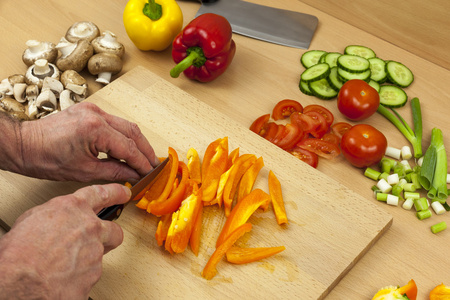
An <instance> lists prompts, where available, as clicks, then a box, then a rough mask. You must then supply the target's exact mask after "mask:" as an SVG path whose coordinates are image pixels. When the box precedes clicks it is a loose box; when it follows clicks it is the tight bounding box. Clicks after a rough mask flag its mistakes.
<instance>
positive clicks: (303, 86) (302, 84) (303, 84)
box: [298, 80, 314, 96]
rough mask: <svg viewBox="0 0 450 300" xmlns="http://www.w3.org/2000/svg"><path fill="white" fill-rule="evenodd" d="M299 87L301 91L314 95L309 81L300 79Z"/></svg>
mask: <svg viewBox="0 0 450 300" xmlns="http://www.w3.org/2000/svg"><path fill="white" fill-rule="evenodd" d="M298 87H299V88H300V92H302V93H303V94H305V95H308V96H314V94H313V92H311V90H310V89H309V85H308V83H307V82H304V81H303V80H300V83H299V84H298Z"/></svg>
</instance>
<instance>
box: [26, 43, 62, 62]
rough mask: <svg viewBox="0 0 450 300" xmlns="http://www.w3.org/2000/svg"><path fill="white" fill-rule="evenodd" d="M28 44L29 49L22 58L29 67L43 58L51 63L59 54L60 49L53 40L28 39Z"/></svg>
mask: <svg viewBox="0 0 450 300" xmlns="http://www.w3.org/2000/svg"><path fill="white" fill-rule="evenodd" d="M26 45H27V49H25V51H24V52H23V54H22V60H23V62H24V63H25V64H26V65H27V66H28V67H29V66H31V65H32V64H34V62H35V61H36V60H38V59H41V58H43V59H46V60H47V61H48V62H50V63H54V62H55V60H56V57H57V56H58V50H57V49H56V47H55V44H53V43H51V42H40V41H36V40H28V41H27V42H26Z"/></svg>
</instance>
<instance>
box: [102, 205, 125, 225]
mask: <svg viewBox="0 0 450 300" xmlns="http://www.w3.org/2000/svg"><path fill="white" fill-rule="evenodd" d="M124 207H125V204H116V205H113V206H110V207H105V208H104V209H102V210H101V211H100V212H99V213H98V214H97V216H98V217H99V218H100V219H102V220H107V221H114V220H115V219H117V218H118V217H119V216H120V214H121V213H122V210H123V208H124Z"/></svg>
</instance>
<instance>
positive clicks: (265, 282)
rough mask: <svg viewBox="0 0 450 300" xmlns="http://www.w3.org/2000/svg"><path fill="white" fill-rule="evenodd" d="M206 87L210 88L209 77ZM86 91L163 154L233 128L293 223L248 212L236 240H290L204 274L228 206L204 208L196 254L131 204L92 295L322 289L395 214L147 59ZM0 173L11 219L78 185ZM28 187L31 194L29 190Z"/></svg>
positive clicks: (217, 295) (280, 295) (241, 294)
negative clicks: (275, 183) (161, 236)
mask: <svg viewBox="0 0 450 300" xmlns="http://www.w3.org/2000/svg"><path fill="white" fill-rule="evenodd" d="M202 88H204V89H208V85H207V84H205V85H204V86H202ZM87 101H91V102H93V103H96V104H97V105H99V106H100V107H101V108H102V109H104V110H105V111H107V112H109V113H112V114H115V115H118V116H121V117H123V118H125V119H128V120H132V121H134V122H136V123H137V124H138V125H139V126H140V128H141V130H142V132H143V133H144V135H145V136H146V137H147V138H148V139H149V140H150V143H151V144H152V146H153V147H154V148H155V150H156V152H157V154H158V156H165V155H167V151H168V147H169V146H170V147H173V148H174V149H175V150H176V151H177V152H178V155H179V157H180V159H184V161H186V158H185V155H186V152H187V150H188V149H189V148H190V147H194V148H195V149H197V151H198V152H199V154H200V155H201V156H202V155H203V152H204V150H205V149H206V146H207V145H208V144H209V143H210V142H212V141H213V140H215V139H217V138H221V137H225V136H228V138H229V148H230V149H234V148H236V147H239V148H240V153H241V154H242V153H253V154H255V155H257V156H258V157H259V156H262V157H263V158H264V162H265V167H264V168H263V169H262V171H261V173H260V175H259V177H258V180H257V182H256V184H255V188H261V189H263V190H265V191H266V192H268V186H267V176H268V172H269V170H272V171H273V172H274V173H275V174H276V175H277V177H278V178H279V180H280V181H281V184H282V189H283V195H284V200H285V205H286V210H287V214H288V218H289V224H288V225H287V226H279V225H277V223H276V221H275V218H274V215H273V213H272V211H271V210H270V211H267V212H262V211H258V212H256V213H255V214H254V215H253V216H252V217H251V218H250V222H251V223H252V224H253V225H254V226H253V229H252V231H251V232H250V233H248V234H246V235H245V236H244V237H243V238H241V239H240V240H239V241H238V245H241V246H248V247H264V246H279V245H284V246H285V247H286V250H285V251H284V252H282V253H280V254H278V255H276V256H274V257H271V258H268V259H265V260H262V261H259V262H255V263H251V264H248V265H232V264H229V263H227V262H226V261H225V260H223V261H221V263H220V264H219V265H218V275H216V277H214V278H213V279H212V280H211V281H207V280H205V279H203V278H202V277H201V275H200V273H201V271H202V269H203V267H204V266H205V264H206V262H207V260H208V259H209V257H210V255H211V254H212V253H213V251H214V249H215V248H214V245H215V242H216V238H217V236H218V234H219V232H220V229H221V226H222V225H223V223H224V221H225V217H224V215H223V213H222V211H220V210H219V209H217V208H215V207H207V208H205V212H204V221H203V233H202V239H201V248H200V253H199V255H198V256H197V257H196V256H195V255H193V254H192V252H191V251H190V249H187V250H186V251H185V252H184V253H182V254H176V255H171V254H169V253H168V252H167V251H165V250H164V249H163V248H162V247H158V245H157V243H156V241H155V237H154V235H155V229H156V222H157V218H156V217H154V216H152V215H149V214H147V213H146V212H144V211H142V210H139V209H138V208H136V207H135V206H134V205H132V204H131V205H128V206H127V207H126V209H125V210H124V212H123V213H122V215H121V217H120V218H119V219H118V220H117V221H116V222H117V223H118V224H120V225H121V226H122V228H123V230H124V234H125V238H124V243H123V244H122V245H121V246H120V247H119V248H117V249H115V250H114V251H112V252H110V253H108V254H107V255H106V256H105V259H104V272H103V276H102V278H101V280H100V281H99V282H98V283H97V285H96V286H95V287H94V289H93V291H92V293H91V297H92V298H93V299H94V300H95V299H150V298H153V299H191V298H195V299H223V298H236V297H238V298H241V299H275V298H277V299H293V298H295V299H321V298H323V297H324V296H326V295H327V294H328V292H329V291H330V290H331V289H332V288H333V287H334V286H335V285H336V284H337V283H338V282H339V280H340V279H341V278H342V277H343V276H344V275H345V274H346V273H347V272H348V271H349V270H350V269H351V268H352V266H353V265H354V264H355V263H356V262H357V261H358V260H359V259H360V258H361V257H362V256H363V255H364V254H365V253H366V252H367V251H368V250H369V249H370V247H371V245H373V243H375V242H376V241H377V240H378V239H379V238H380V237H381V236H382V234H383V233H384V232H385V231H386V230H387V229H388V228H389V226H390V225H391V223H392V217H391V216H390V215H388V214H387V213H386V212H384V211H383V210H381V209H379V208H378V207H377V206H376V205H375V204H374V203H373V202H372V201H366V200H367V199H364V198H362V197H361V196H359V195H358V194H356V193H355V192H353V191H351V190H349V189H347V188H345V187H344V186H343V185H341V184H339V183H338V182H336V181H334V180H333V179H331V178H329V177H327V176H326V175H324V174H323V173H321V172H319V171H317V170H316V169H313V168H311V167H309V166H308V165H306V164H304V163H303V162H301V161H300V160H298V159H296V158H294V157H293V156H291V155H289V154H288V153H286V152H285V151H283V150H281V149H279V148H278V147H276V146H274V145H272V144H271V143H269V142H267V141H265V140H264V139H262V138H260V137H259V136H257V135H255V134H253V133H252V132H250V131H249V130H248V128H245V127H243V126H241V125H239V124H238V123H236V122H235V121H233V120H231V119H229V118H228V117H226V116H225V115H223V114H221V113H219V112H218V111H216V110H214V109H213V108H211V107H210V106H208V105H206V104H204V103H203V102H200V101H198V100H197V99H196V98H194V97H193V96H191V95H189V94H187V93H186V92H184V91H182V90H181V89H179V88H177V87H175V86H174V85H172V84H171V83H170V82H168V81H166V80H164V79H162V78H161V77H158V76H157V75H155V74H154V73H152V72H150V71H149V70H147V69H145V68H143V67H137V68H135V69H133V70H131V71H129V72H128V73H126V74H125V75H123V76H121V77H120V78H118V79H116V80H115V81H114V82H113V83H111V84H109V85H108V86H106V87H104V88H102V89H101V90H99V91H98V92H97V93H95V94H94V95H92V96H91V97H89V99H88V100H87ZM0 175H1V176H2V177H3V178H2V179H5V180H4V182H5V185H3V186H2V187H1V190H2V191H4V192H8V191H9V193H8V195H9V196H10V197H11V198H13V199H12V200H11V201H13V202H9V204H8V205H6V204H5V203H1V205H2V206H4V207H0V211H1V212H2V215H1V216H0V218H1V219H2V220H3V221H5V222H6V223H7V224H8V225H11V224H12V223H13V221H14V220H15V218H17V216H18V215H20V213H22V212H23V211H24V210H25V209H26V208H29V207H32V206H33V205H36V204H39V203H42V202H44V201H46V200H47V199H48V197H51V196H54V195H56V194H64V193H70V192H72V191H73V190H75V189H76V188H78V187H79V186H80V184H76V183H58V182H48V181H41V180H35V179H30V178H26V177H21V176H15V175H13V174H10V173H4V172H2V173H0ZM31 191H33V195H34V196H35V197H27V195H29V193H30V192H31ZM36 191H37V192H36ZM36 198H38V199H37V200H36ZM35 201H36V202H35ZM11 203H13V204H11ZM43 221H44V220H43Z"/></svg>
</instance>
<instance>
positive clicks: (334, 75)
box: [327, 67, 344, 92]
mask: <svg viewBox="0 0 450 300" xmlns="http://www.w3.org/2000/svg"><path fill="white" fill-rule="evenodd" d="M327 80H328V83H329V84H330V86H331V88H332V89H333V90H335V91H336V92H339V90H340V89H341V87H342V86H343V85H344V83H343V82H342V80H341V79H340V78H339V75H338V67H332V68H331V70H330V74H329V75H328V77H327Z"/></svg>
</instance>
